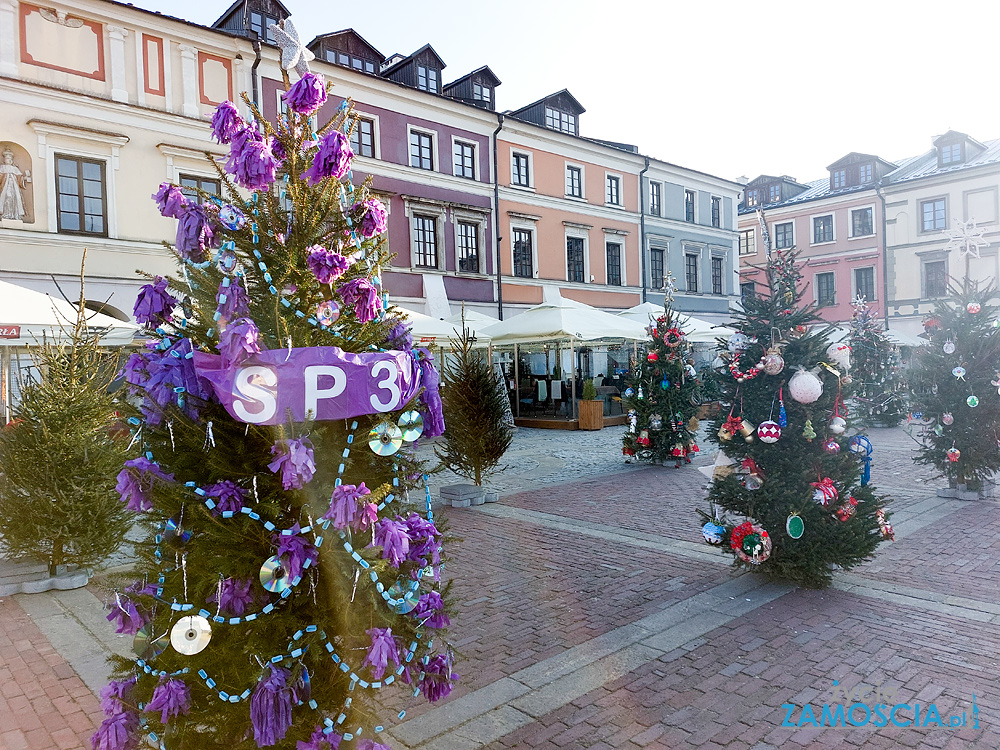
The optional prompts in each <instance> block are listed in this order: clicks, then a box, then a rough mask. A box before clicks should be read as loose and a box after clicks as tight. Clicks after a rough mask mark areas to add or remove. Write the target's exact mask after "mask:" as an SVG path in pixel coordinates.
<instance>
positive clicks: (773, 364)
mask: <svg viewBox="0 0 1000 750" xmlns="http://www.w3.org/2000/svg"><path fill="white" fill-rule="evenodd" d="M762 361H763V362H764V372H765V373H767V374H768V375H778V374H780V373H781V371H782V370H784V369H785V358H784V357H782V356H781V355H780V354H779V353H778V350H777V349H769V350H768V352H767V354H765V355H764V359H763V360H762Z"/></svg>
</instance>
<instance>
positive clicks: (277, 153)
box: [271, 135, 288, 169]
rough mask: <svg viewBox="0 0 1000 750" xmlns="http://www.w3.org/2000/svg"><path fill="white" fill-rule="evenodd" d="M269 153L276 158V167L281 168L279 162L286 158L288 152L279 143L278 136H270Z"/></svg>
mask: <svg viewBox="0 0 1000 750" xmlns="http://www.w3.org/2000/svg"><path fill="white" fill-rule="evenodd" d="M271 154H272V155H273V156H274V158H275V159H277V160H278V162H279V166H278V168H279V169H281V166H280V162H284V161H285V159H287V158H288V153H287V152H286V151H285V147H284V146H282V145H281V141H279V140H278V137H277V136H274V135H272V136H271Z"/></svg>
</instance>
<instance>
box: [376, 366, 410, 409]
mask: <svg viewBox="0 0 1000 750" xmlns="http://www.w3.org/2000/svg"><path fill="white" fill-rule="evenodd" d="M383 372H384V373H385V377H384V378H382V380H379V381H378V387H379V389H381V390H387V391H389V400H388V401H382V399H380V398H379V397H378V394H377V393H373V394H372V395H371V396H369V398H368V400H369V401H371V404H372V406H373V407H374V408H375V409H376V410H377V411H392V410H393V409H395V408H396V407H397V406H399V402H400V399H401V398H402V395H403V394H401V393H400V392H399V386H398V385H397V384H396V380H397V378H398V377H399V370H398V369H397V368H396V363H395V362H387V361H385V360H383V361H381V362H376V363H375V364H374V365H372V377H373V378H376V379H377V378H378V376H379V375H380V374H381V373H383Z"/></svg>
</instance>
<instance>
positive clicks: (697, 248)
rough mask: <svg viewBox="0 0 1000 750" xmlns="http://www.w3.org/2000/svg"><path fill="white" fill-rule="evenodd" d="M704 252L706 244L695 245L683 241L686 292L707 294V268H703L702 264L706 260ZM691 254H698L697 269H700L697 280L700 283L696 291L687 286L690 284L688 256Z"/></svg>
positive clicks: (683, 271)
mask: <svg viewBox="0 0 1000 750" xmlns="http://www.w3.org/2000/svg"><path fill="white" fill-rule="evenodd" d="M704 253H705V246H704V245H695V244H692V243H688V242H682V243H681V262H682V265H681V273H682V274H683V276H684V289H683V292H684V294H705V293H706V292H705V269H704V268H702V265H701V262H702V260H704ZM689 255H697V256H698V268H697V270H698V277H697V279H696V282H697V284H698V290H697V291H694V292H692V291H691V290H689V289H688V288H687V286H688V282H687V257H688V256H689Z"/></svg>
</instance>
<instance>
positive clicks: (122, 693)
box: [101, 677, 138, 716]
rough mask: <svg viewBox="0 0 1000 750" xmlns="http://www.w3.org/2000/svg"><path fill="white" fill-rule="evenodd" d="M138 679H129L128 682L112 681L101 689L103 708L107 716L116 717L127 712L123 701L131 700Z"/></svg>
mask: <svg viewBox="0 0 1000 750" xmlns="http://www.w3.org/2000/svg"><path fill="white" fill-rule="evenodd" d="M137 679H138V678H136V677H129V678H128V679H127V680H111V682H109V683H108V684H107V685H105V686H104V687H102V688H101V708H102V709H103V710H104V713H105V714H106V715H108V716H114V715H115V714H119V713H122V712H123V711H125V710H127V709H126V706H125V704H124V703H123V701H128V700H130V697H131V693H132V688H133V687H135V683H136V681H137Z"/></svg>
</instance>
